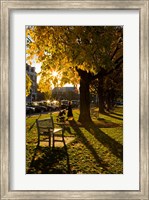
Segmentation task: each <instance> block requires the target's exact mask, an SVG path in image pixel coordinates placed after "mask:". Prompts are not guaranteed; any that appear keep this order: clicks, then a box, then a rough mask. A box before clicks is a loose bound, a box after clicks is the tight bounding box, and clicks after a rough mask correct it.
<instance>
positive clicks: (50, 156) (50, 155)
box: [27, 144, 71, 174]
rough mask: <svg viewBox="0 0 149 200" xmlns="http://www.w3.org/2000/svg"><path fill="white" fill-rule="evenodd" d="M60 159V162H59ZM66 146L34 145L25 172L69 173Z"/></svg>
mask: <svg viewBox="0 0 149 200" xmlns="http://www.w3.org/2000/svg"><path fill="white" fill-rule="evenodd" d="M60 161H61V164H60ZM70 173H71V172H70V164H69V156H68V153H67V146H66V145H65V144H64V147H62V148H60V147H55V148H54V149H53V150H51V149H50V148H49V147H38V146H37V147H36V148H35V149H34V155H33V157H32V161H31V163H30V167H29V169H28V170H27V174H70Z"/></svg>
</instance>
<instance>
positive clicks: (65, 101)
mask: <svg viewBox="0 0 149 200" xmlns="http://www.w3.org/2000/svg"><path fill="white" fill-rule="evenodd" d="M68 105H69V101H68V100H61V109H67V108H68Z"/></svg>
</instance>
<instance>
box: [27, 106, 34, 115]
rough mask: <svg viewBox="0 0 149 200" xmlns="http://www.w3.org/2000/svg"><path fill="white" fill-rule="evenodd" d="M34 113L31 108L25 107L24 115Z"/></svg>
mask: <svg viewBox="0 0 149 200" xmlns="http://www.w3.org/2000/svg"><path fill="white" fill-rule="evenodd" d="M33 113H35V108H34V107H31V106H26V114H33Z"/></svg>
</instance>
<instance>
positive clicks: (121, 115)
mask: <svg viewBox="0 0 149 200" xmlns="http://www.w3.org/2000/svg"><path fill="white" fill-rule="evenodd" d="M111 114H113V115H117V116H120V117H123V114H119V113H116V112H111Z"/></svg>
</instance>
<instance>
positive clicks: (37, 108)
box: [28, 102, 47, 113]
mask: <svg viewBox="0 0 149 200" xmlns="http://www.w3.org/2000/svg"><path fill="white" fill-rule="evenodd" d="M28 105H29V106H31V107H33V108H35V113H41V112H46V111H47V108H46V107H45V106H42V105H40V104H39V103H38V102H32V103H29V104H28Z"/></svg>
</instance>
